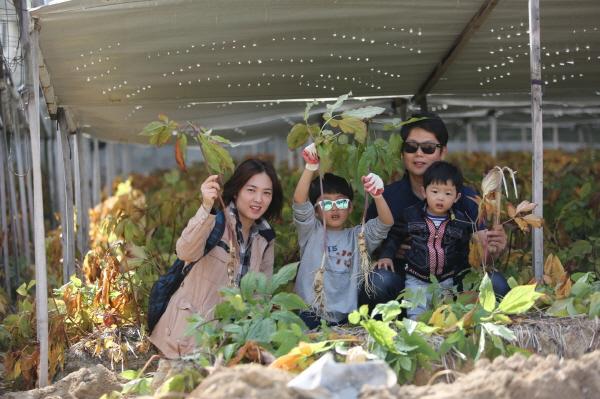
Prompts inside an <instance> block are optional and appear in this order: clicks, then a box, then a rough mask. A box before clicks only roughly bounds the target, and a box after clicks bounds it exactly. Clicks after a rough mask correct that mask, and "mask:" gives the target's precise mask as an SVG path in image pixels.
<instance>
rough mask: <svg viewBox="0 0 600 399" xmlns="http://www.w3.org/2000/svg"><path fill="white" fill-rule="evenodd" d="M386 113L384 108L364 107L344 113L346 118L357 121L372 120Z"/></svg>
mask: <svg viewBox="0 0 600 399" xmlns="http://www.w3.org/2000/svg"><path fill="white" fill-rule="evenodd" d="M384 111H385V108H382V107H372V106H368V107H363V108H357V109H352V110H349V111H344V112H342V116H343V117H344V118H346V117H351V118H357V119H371V118H372V117H374V116H376V115H379V114H381V113H382V112H384Z"/></svg>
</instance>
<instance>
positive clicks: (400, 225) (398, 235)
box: [379, 218, 407, 259]
mask: <svg viewBox="0 0 600 399" xmlns="http://www.w3.org/2000/svg"><path fill="white" fill-rule="evenodd" d="M406 235H407V229H406V222H405V221H404V219H403V218H399V219H398V220H395V221H394V225H393V226H392V228H391V229H390V231H389V233H388V235H387V238H386V239H385V240H384V241H383V243H382V244H381V250H380V251H379V259H381V258H390V259H395V258H396V251H397V250H398V248H399V246H400V244H401V243H402V242H403V241H404V239H405V238H406Z"/></svg>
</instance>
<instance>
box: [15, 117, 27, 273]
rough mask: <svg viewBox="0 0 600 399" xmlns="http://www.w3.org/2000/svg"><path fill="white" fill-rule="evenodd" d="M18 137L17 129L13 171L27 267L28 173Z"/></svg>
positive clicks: (18, 131)
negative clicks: (26, 183)
mask: <svg viewBox="0 0 600 399" xmlns="http://www.w3.org/2000/svg"><path fill="white" fill-rule="evenodd" d="M15 122H17V123H20V122H19V121H18V117H17V119H15ZM19 135H20V129H17V133H16V134H15V137H14V139H15V145H14V146H13V148H14V150H15V156H16V158H17V170H16V171H15V172H16V174H17V181H18V185H19V202H20V203H21V225H22V226H23V227H22V228H23V241H22V244H23V250H24V252H25V259H26V260H27V266H29V265H31V242H30V238H29V237H31V235H30V234H29V220H28V219H29V218H28V216H27V213H28V212H27V192H26V189H25V179H26V178H27V173H29V171H26V170H25V168H24V165H23V152H22V150H24V148H23V147H24V145H23V143H22V142H21V141H22V140H21V139H19V141H17V136H19Z"/></svg>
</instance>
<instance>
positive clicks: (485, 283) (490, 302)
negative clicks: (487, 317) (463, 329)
mask: <svg viewBox="0 0 600 399" xmlns="http://www.w3.org/2000/svg"><path fill="white" fill-rule="evenodd" d="M479 303H481V306H482V307H483V309H484V310H485V311H486V312H493V311H494V308H495V307H496V296H495V295H494V289H493V288H492V280H490V278H489V276H488V275H487V273H485V274H484V276H483V280H481V285H480V286H479Z"/></svg>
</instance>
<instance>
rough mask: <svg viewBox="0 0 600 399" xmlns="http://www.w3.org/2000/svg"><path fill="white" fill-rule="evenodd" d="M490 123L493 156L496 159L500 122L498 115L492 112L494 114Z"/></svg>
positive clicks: (489, 118) (490, 117) (490, 118)
mask: <svg viewBox="0 0 600 399" xmlns="http://www.w3.org/2000/svg"><path fill="white" fill-rule="evenodd" d="M488 120H489V122H490V144H491V147H492V156H493V157H494V158H496V156H497V155H498V148H497V147H498V120H497V119H496V114H495V113H493V112H492V114H491V115H490V116H489V117H488Z"/></svg>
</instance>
